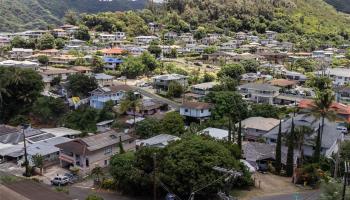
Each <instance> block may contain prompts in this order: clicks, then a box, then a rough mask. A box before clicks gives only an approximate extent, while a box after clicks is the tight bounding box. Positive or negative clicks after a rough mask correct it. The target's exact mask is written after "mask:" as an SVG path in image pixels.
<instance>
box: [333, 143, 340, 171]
mask: <svg viewBox="0 0 350 200" xmlns="http://www.w3.org/2000/svg"><path fill="white" fill-rule="evenodd" d="M337 146H338V152H337V156H336V158H335V163H334V175H333V177H334V178H337V176H338V168H339V157H340V155H339V154H340V139H338V140H337Z"/></svg>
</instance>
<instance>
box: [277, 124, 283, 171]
mask: <svg viewBox="0 0 350 200" xmlns="http://www.w3.org/2000/svg"><path fill="white" fill-rule="evenodd" d="M281 154H282V120H280V124H279V126H278V135H277V144H276V162H275V169H276V173H277V174H280V173H281V168H282V162H281Z"/></svg>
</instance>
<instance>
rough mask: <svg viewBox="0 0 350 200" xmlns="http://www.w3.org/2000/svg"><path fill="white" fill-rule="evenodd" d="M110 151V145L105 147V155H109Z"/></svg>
mask: <svg viewBox="0 0 350 200" xmlns="http://www.w3.org/2000/svg"><path fill="white" fill-rule="evenodd" d="M111 153H112V147H107V148H105V155H109V154H111Z"/></svg>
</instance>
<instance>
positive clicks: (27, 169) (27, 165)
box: [21, 124, 30, 177]
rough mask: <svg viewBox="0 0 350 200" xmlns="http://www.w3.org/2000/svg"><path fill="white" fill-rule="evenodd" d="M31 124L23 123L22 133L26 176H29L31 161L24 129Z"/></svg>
mask: <svg viewBox="0 0 350 200" xmlns="http://www.w3.org/2000/svg"><path fill="white" fill-rule="evenodd" d="M29 126H30V125H29V124H21V127H22V134H23V145H24V165H25V168H26V171H25V172H24V174H23V175H24V176H26V177H29V176H30V174H29V162H28V155H27V143H26V135H25V133H24V131H25V130H26V129H27V128H28V127H29Z"/></svg>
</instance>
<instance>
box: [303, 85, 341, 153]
mask: <svg viewBox="0 0 350 200" xmlns="http://www.w3.org/2000/svg"><path fill="white" fill-rule="evenodd" d="M333 100H334V95H333V92H332V91H331V90H330V89H325V90H323V91H317V92H316V98H314V101H313V104H312V106H311V109H310V113H309V114H311V115H313V116H315V117H316V118H317V119H321V130H320V137H318V138H317V139H318V140H319V141H316V143H320V144H322V137H323V131H324V125H325V119H327V120H329V121H333V120H335V118H336V113H335V111H334V110H332V109H331V106H332V103H333ZM315 151H320V149H315Z"/></svg>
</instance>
